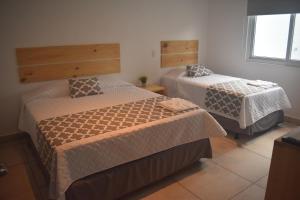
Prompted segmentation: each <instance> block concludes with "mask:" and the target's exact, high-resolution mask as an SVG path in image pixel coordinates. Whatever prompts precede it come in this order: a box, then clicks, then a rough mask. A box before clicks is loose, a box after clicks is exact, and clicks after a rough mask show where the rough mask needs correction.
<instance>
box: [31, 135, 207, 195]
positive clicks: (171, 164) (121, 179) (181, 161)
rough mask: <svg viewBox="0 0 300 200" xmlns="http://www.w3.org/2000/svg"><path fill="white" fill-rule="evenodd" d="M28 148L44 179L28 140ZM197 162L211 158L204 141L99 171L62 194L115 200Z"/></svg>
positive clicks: (44, 172)
mask: <svg viewBox="0 0 300 200" xmlns="http://www.w3.org/2000/svg"><path fill="white" fill-rule="evenodd" d="M26 137H27V138H28V141H29V145H30V147H31V149H32V150H33V153H34V154H35V158H36V159H37V160H38V161H39V166H40V167H41V169H42V170H43V174H44V176H45V179H46V180H48V182H49V174H48V173H47V171H46V169H45V167H44V166H43V165H42V163H41V161H40V158H39V156H38V152H37V150H36V149H35V147H34V145H33V142H32V140H31V139H29V138H30V136H29V135H28V134H27V136H26ZM200 158H212V149H211V144H210V141H209V139H208V138H205V139H201V140H198V141H195V142H191V143H187V144H183V145H180V146H176V147H173V148H171V149H168V150H165V151H162V152H159V153H156V154H153V155H150V156H147V157H144V158H141V159H139V160H135V161H132V162H129V163H125V164H122V165H119V166H116V167H113V168H111V169H108V170H105V171H101V172H98V173H95V174H92V175H89V176H87V177H84V178H82V179H79V180H77V181H75V182H74V183H73V184H72V185H71V186H70V187H69V188H68V189H67V191H66V192H65V195H66V196H65V197H66V200H82V199H89V200H107V199H118V198H121V197H124V196H125V195H128V194H129V193H131V192H134V191H136V190H138V189H141V188H142V187H144V186H147V185H149V184H151V183H154V182H156V181H159V180H161V179H163V178H165V177H167V176H170V175H172V174H174V173H176V172H178V171H180V170H181V169H184V168H186V167H188V166H190V165H192V164H193V163H195V162H199V160H200Z"/></svg>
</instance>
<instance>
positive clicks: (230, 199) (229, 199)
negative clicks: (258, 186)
mask: <svg viewBox="0 0 300 200" xmlns="http://www.w3.org/2000/svg"><path fill="white" fill-rule="evenodd" d="M253 185H255V184H254V183H252V184H250V185H248V186H247V187H246V188H244V189H242V190H241V191H239V192H238V193H236V194H235V195H233V196H231V197H229V198H228V200H232V199H233V198H235V197H236V196H238V195H239V194H241V193H242V192H244V191H246V190H248V189H249V188H250V187H251V186H253Z"/></svg>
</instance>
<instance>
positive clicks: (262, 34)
mask: <svg viewBox="0 0 300 200" xmlns="http://www.w3.org/2000/svg"><path fill="white" fill-rule="evenodd" d="M290 16H291V15H290V14H284V15H260V16H257V17H256V27H255V33H254V47H253V56H258V57H269V58H280V59H285V58H286V51H287V44H288V37H289V25H290ZM298 23H299V22H298Z"/></svg>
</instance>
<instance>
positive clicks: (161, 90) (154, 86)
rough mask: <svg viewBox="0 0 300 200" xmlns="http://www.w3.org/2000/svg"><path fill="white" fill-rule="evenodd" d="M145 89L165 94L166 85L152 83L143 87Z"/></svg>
mask: <svg viewBox="0 0 300 200" xmlns="http://www.w3.org/2000/svg"><path fill="white" fill-rule="evenodd" d="M141 88H143V89H145V90H149V91H151V92H155V93H158V94H164V93H165V90H166V89H165V87H163V86H161V85H158V84H150V85H146V86H145V87H141Z"/></svg>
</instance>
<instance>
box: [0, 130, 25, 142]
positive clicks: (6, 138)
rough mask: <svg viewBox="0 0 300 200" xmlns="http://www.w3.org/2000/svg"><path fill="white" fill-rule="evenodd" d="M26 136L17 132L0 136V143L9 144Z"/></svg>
mask: <svg viewBox="0 0 300 200" xmlns="http://www.w3.org/2000/svg"><path fill="white" fill-rule="evenodd" d="M26 137H28V134H27V133H25V132H18V133H13V134H4V135H0V143H5V142H11V141H15V140H20V139H25V138H26Z"/></svg>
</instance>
